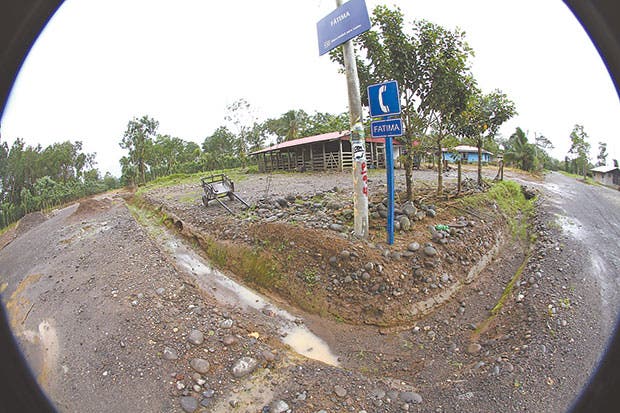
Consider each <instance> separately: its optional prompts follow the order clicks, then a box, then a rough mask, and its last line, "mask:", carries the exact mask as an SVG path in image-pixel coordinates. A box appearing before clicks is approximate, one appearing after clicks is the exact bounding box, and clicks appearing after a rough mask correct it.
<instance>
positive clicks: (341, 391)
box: [334, 385, 347, 397]
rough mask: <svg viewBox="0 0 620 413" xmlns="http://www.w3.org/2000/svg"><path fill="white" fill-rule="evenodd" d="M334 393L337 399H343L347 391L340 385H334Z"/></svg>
mask: <svg viewBox="0 0 620 413" xmlns="http://www.w3.org/2000/svg"><path fill="white" fill-rule="evenodd" d="M334 393H336V396H338V397H345V396H346V395H347V390H346V389H345V388H344V387H342V386H340V385H336V386H334Z"/></svg>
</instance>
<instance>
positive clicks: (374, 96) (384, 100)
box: [368, 80, 400, 118]
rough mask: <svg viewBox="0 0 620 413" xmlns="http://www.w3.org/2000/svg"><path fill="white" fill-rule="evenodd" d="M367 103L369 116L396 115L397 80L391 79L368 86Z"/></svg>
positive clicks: (397, 102) (397, 99)
mask: <svg viewBox="0 0 620 413" xmlns="http://www.w3.org/2000/svg"><path fill="white" fill-rule="evenodd" d="M368 103H369V105H370V117H371V118H374V117H378V116H389V115H398V114H399V113H400V96H399V95H398V82H396V81H395V80H391V81H389V82H384V83H379V84H376V85H370V86H368Z"/></svg>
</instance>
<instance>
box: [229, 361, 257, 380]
mask: <svg viewBox="0 0 620 413" xmlns="http://www.w3.org/2000/svg"><path fill="white" fill-rule="evenodd" d="M257 366H258V360H256V359H254V358H252V357H241V358H240V359H239V360H237V362H236V363H235V365H234V366H233V368H232V374H233V376H235V377H236V378H241V377H243V376H247V375H248V374H250V373H252V372H253V371H254V370H256V367H257Z"/></svg>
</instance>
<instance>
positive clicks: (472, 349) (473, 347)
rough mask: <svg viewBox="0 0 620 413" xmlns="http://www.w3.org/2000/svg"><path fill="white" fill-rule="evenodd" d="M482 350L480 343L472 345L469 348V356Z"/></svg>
mask: <svg viewBox="0 0 620 413" xmlns="http://www.w3.org/2000/svg"><path fill="white" fill-rule="evenodd" d="M480 350H482V346H481V345H480V344H478V343H471V344H470V345H469V346H467V352H468V353H469V354H476V353H479V352H480Z"/></svg>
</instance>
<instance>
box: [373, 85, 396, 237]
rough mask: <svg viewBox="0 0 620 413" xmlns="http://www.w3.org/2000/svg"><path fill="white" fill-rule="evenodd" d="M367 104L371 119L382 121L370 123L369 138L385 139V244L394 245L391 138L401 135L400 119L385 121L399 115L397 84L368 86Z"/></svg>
mask: <svg viewBox="0 0 620 413" xmlns="http://www.w3.org/2000/svg"><path fill="white" fill-rule="evenodd" d="M368 103H369V107H370V116H371V117H381V118H383V120H379V121H374V122H371V123H370V136H372V137H373V138H382V137H383V138H385V173H386V178H387V192H388V193H387V196H388V197H387V198H388V211H387V243H388V244H389V245H392V244H394V155H393V150H392V149H393V148H392V137H393V136H400V135H402V134H403V123H402V120H401V119H387V117H388V116H390V115H397V114H399V113H400V97H399V94H398V83H397V82H396V81H395V80H392V81H389V82H384V83H379V84H377V85H371V86H368Z"/></svg>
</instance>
